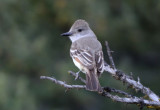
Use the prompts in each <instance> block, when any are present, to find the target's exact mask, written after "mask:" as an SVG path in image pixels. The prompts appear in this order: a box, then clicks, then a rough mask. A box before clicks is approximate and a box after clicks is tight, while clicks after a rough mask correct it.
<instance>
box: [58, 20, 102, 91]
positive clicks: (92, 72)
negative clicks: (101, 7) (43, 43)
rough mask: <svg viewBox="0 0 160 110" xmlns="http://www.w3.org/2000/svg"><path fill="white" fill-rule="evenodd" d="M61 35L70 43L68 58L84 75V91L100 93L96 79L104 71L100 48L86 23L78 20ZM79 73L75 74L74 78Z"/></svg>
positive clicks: (99, 86) (100, 89)
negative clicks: (70, 58)
mask: <svg viewBox="0 0 160 110" xmlns="http://www.w3.org/2000/svg"><path fill="white" fill-rule="evenodd" d="M61 35H62V36H68V37H69V38H70V40H71V41H72V45H71V48H70V56H71V57H72V59H73V62H74V64H75V65H76V66H77V67H78V68H79V69H80V71H82V72H83V73H85V74H86V89H87V90H90V91H98V92H101V91H102V88H101V85H100V83H99V80H98V77H99V76H100V74H101V73H102V72H103V71H104V57H103V52H102V46H101V43H100V42H99V41H98V40H97V37H96V35H95V34H94V32H93V31H92V30H91V29H90V27H89V25H88V23H87V22H86V21H85V20H81V19H79V20H77V21H75V22H74V24H73V25H72V27H71V28H70V30H69V32H66V33H63V34H61ZM80 71H79V72H80ZM79 72H77V73H76V75H77V77H76V78H78V75H79Z"/></svg>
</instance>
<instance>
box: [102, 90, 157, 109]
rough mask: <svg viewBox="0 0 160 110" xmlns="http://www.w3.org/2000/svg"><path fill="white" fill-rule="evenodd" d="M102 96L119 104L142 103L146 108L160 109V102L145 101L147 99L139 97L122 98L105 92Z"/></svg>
mask: <svg viewBox="0 0 160 110" xmlns="http://www.w3.org/2000/svg"><path fill="white" fill-rule="evenodd" d="M102 95H104V96H105V97H109V98H111V99H112V100H114V101H117V102H123V103H128V104H141V103H143V104H144V105H146V106H157V107H159V108H160V102H157V101H149V100H145V99H142V98H138V97H134V98H122V97H119V96H114V95H111V94H110V93H107V92H105V93H104V94H102Z"/></svg>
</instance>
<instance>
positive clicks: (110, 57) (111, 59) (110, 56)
mask: <svg viewBox="0 0 160 110" xmlns="http://www.w3.org/2000/svg"><path fill="white" fill-rule="evenodd" d="M105 44H106V48H107V53H108V57H109V61H110V64H111V67H112V68H113V69H114V70H116V66H115V64H114V61H113V58H112V55H111V50H110V48H109V45H108V42H107V41H105Z"/></svg>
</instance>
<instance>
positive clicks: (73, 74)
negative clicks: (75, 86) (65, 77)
mask: <svg viewBox="0 0 160 110" xmlns="http://www.w3.org/2000/svg"><path fill="white" fill-rule="evenodd" d="M68 73H69V74H70V75H72V76H74V77H76V73H74V72H72V71H68ZM78 79H79V80H80V81H82V82H83V83H85V84H86V80H84V79H83V78H82V77H80V76H78Z"/></svg>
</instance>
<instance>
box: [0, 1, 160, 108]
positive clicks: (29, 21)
mask: <svg viewBox="0 0 160 110" xmlns="http://www.w3.org/2000/svg"><path fill="white" fill-rule="evenodd" d="M79 18H81V19H85V20H86V21H88V22H89V24H90V27H91V28H92V29H93V31H94V32H95V33H96V35H97V36H98V39H99V40H100V41H101V43H102V45H103V50H104V53H105V60H107V61H108V59H107V55H106V48H105V45H104V42H105V40H107V41H108V42H109V45H110V48H111V49H112V50H113V51H114V53H113V57H114V60H115V63H116V66H117V68H118V69H120V70H123V71H124V72H126V73H127V74H130V73H131V72H132V73H133V77H134V78H135V79H137V77H138V76H139V77H140V79H141V82H142V83H143V84H144V85H145V86H147V87H149V88H150V89H151V90H153V91H154V92H155V93H156V94H157V95H160V86H159V83H160V0H132V1H131V0H124V1H122V0H0V110H106V109H109V110H117V109H120V110H133V109H139V108H138V107H137V106H136V105H126V104H123V103H118V102H114V101H112V100H111V99H108V98H105V97H102V96H99V95H97V94H96V93H92V92H88V91H85V90H69V91H67V92H65V88H63V87H61V86H59V85H56V84H53V83H52V82H50V81H48V80H40V79H39V77H40V76H41V75H47V76H54V77H56V78H57V79H59V80H63V81H66V82H67V83H69V84H83V83H81V82H80V81H74V78H73V77H72V76H70V75H69V74H68V73H67V72H68V70H72V71H75V72H76V71H78V69H77V68H76V67H75V66H74V64H73V62H72V60H71V58H70V56H69V48H70V45H71V42H70V41H69V39H68V38H63V37H61V36H60V34H61V33H63V32H66V31H68V30H69V28H70V26H71V25H72V23H73V22H74V21H75V20H77V19H79ZM81 75H83V74H81ZM83 76H84V75H83ZM100 82H101V85H102V86H109V87H113V88H116V89H121V90H124V91H127V92H130V93H131V94H133V95H138V96H143V95H142V94H140V93H136V92H134V91H133V90H132V89H127V87H126V86H124V85H123V84H122V82H120V81H117V80H115V79H113V78H112V77H111V76H110V75H109V74H107V73H106V72H105V73H104V74H103V75H102V77H101V78H100Z"/></svg>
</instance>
